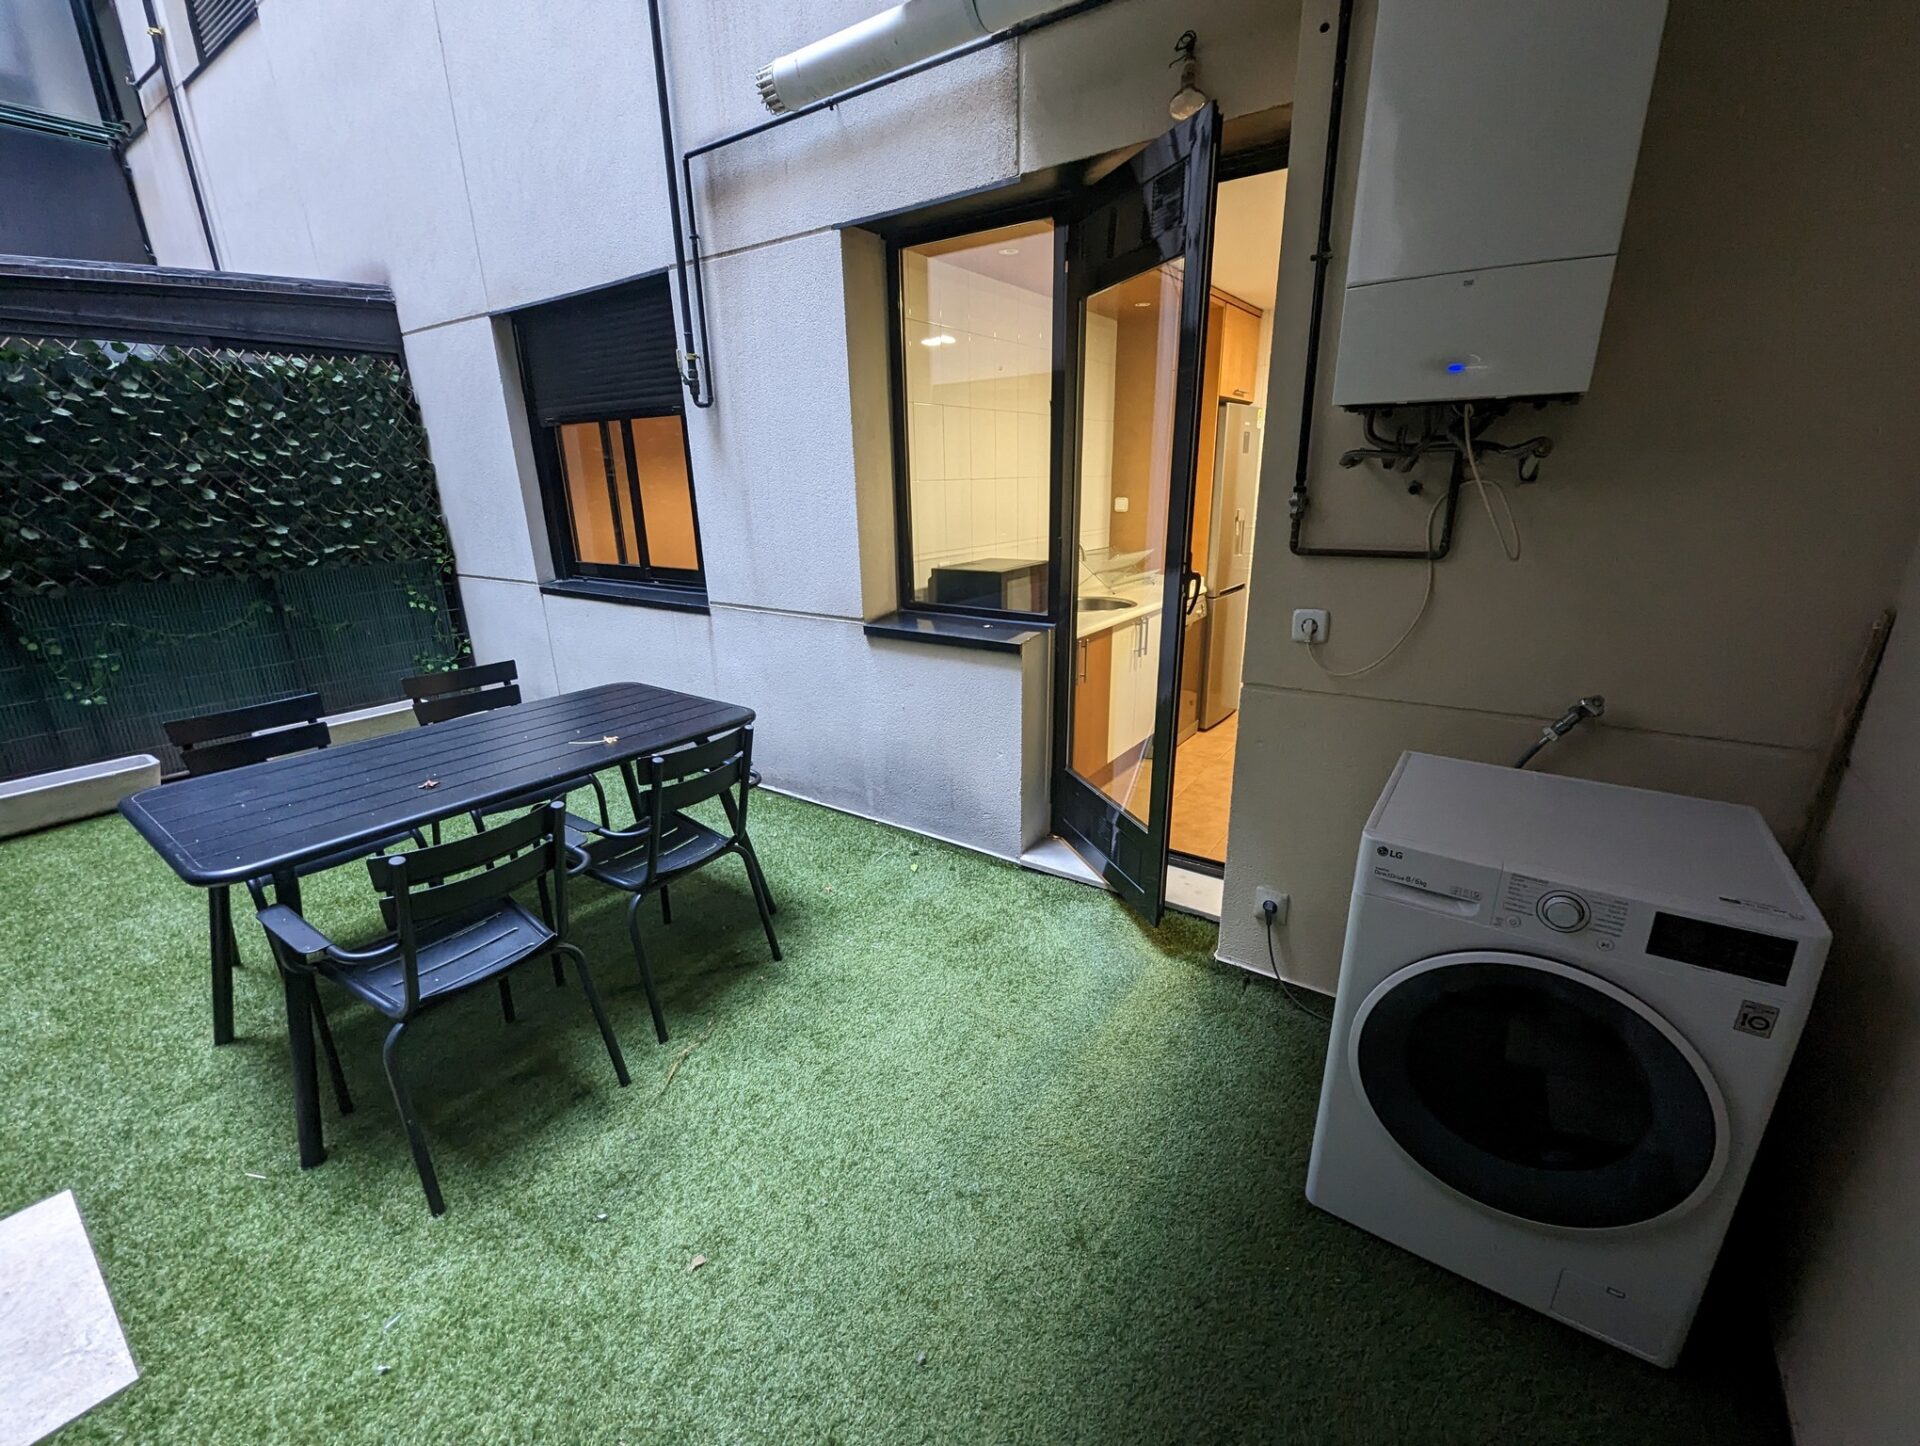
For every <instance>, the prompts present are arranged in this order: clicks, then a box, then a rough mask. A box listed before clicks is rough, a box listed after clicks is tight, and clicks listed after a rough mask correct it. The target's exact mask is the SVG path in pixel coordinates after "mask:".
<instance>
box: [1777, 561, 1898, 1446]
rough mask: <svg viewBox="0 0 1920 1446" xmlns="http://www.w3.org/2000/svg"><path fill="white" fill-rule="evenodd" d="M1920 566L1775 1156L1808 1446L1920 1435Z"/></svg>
mask: <svg viewBox="0 0 1920 1446" xmlns="http://www.w3.org/2000/svg"><path fill="white" fill-rule="evenodd" d="M1916 758H1920V553H1916V555H1915V558H1914V561H1913V564H1912V565H1911V566H1910V567H1909V569H1908V573H1907V583H1906V587H1905V589H1904V590H1903V593H1902V596H1901V601H1900V620H1899V622H1898V623H1897V624H1896V625H1895V628H1894V632H1893V636H1892V639H1891V642H1890V644H1889V646H1888V650H1887V654H1886V658H1885V660H1884V661H1883V663H1882V665H1881V670H1880V677H1879V680H1878V683H1877V684H1876V686H1875V689H1874V694H1873V699H1872V701H1871V703H1870V704H1869V705H1868V709H1867V713H1866V716H1865V718H1864V719H1863V720H1862V722H1861V727H1860V733H1859V736H1858V738H1857V739H1856V740H1855V746H1854V750H1853V759H1852V763H1851V766H1850V767H1849V769H1848V771H1847V775H1846V777H1845V779H1844V780H1843V781H1842V784H1841V788H1840V794H1839V798H1838V800H1837V803H1836V806H1835V810H1834V814H1833V819H1832V822H1831V824H1830V825H1829V827H1828V830H1827V832H1826V834H1825V836H1824V839H1823V844H1822V848H1821V850H1820V859H1819V869H1818V873H1817V875H1816V877H1815V880H1814V894H1815V897H1816V898H1817V899H1818V900H1819V903H1820V907H1821V909H1822V911H1823V912H1825V914H1826V916H1827V922H1828V923H1829V924H1831V925H1832V926H1833V933H1834V948H1833V957H1832V958H1831V960H1830V961H1829V962H1828V965H1827V973H1826V977H1825V979H1824V980H1823V982H1822V983H1821V986H1820V997H1819V999H1818V1000H1817V1002H1816V1003H1815V1006H1814V1014H1813V1019H1812V1020H1811V1022H1810V1023H1809V1025H1808V1028H1807V1033H1806V1037H1805V1039H1804V1041H1803V1042H1802V1044H1801V1046H1800V1056H1799V1059H1798V1060H1797V1061H1796V1062H1795V1064H1794V1068H1793V1073H1792V1075H1791V1076H1790V1077H1789V1078H1788V1081H1787V1087H1786V1090H1785V1092H1784V1094H1783V1097H1782V1101H1781V1110H1780V1114H1779V1117H1778V1118H1777V1119H1776V1121H1775V1124H1774V1129H1773V1135H1772V1137H1771V1138H1770V1139H1769V1141H1768V1146H1769V1152H1770V1156H1771V1158H1770V1160H1769V1161H1768V1165H1769V1173H1770V1175H1772V1176H1773V1177H1775V1180H1776V1183H1777V1186H1778V1188H1779V1190H1780V1192H1781V1193H1782V1194H1783V1195H1784V1196H1785V1197H1786V1200H1787V1205H1786V1208H1785V1209H1784V1211H1782V1212H1779V1218H1778V1219H1777V1220H1775V1221H1773V1222H1771V1224H1772V1226H1773V1230H1774V1234H1775V1237H1776V1238H1777V1239H1779V1240H1781V1241H1784V1242H1786V1248H1785V1251H1784V1256H1785V1268H1784V1269H1783V1271H1782V1275H1783V1279H1784V1282H1785V1288H1784V1290H1783V1291H1782V1298H1781V1301H1780V1307H1779V1310H1778V1319H1777V1322H1776V1333H1775V1334H1776V1342H1777V1346H1778V1350H1779V1357H1780V1376H1781V1382H1782V1385H1783V1386H1784V1388H1785V1390H1786V1397H1787V1407H1788V1410H1789V1411H1790V1412H1791V1414H1792V1417H1793V1422H1794V1427H1795V1431H1796V1434H1797V1437H1798V1439H1799V1441H1800V1442H1801V1443H1802V1446H1822V1443H1829V1442H1861V1443H1866V1442H1880V1441H1905V1440H1911V1439H1912V1438H1913V1434H1914V1422H1915V1421H1916V1420H1920V1373H1916V1372H1915V1371H1914V1369H1913V1363H1914V1361H1915V1360H1916V1359H1917V1358H1920V1298H1916V1296H1915V1293H1914V1290H1913V1282H1914V1281H1915V1280H1916V1279H1917V1278H1920V1233H1916V1232H1915V1230H1914V1227H1913V1222H1914V1218H1915V1216H1916V1214H1920V1151H1916V1150H1915V1148H1914V1142H1915V1140H1917V1139H1920V892H1917V891H1916V890H1915V888H1914V885H1913V881H1914V879H1915V878H1916V877H1920V768H1916V766H1915V760H1916Z"/></svg>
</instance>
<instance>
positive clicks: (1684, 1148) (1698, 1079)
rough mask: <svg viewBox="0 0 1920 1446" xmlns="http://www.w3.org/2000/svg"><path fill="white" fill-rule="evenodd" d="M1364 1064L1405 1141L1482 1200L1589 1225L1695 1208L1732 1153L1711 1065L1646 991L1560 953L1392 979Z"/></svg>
mask: <svg viewBox="0 0 1920 1446" xmlns="http://www.w3.org/2000/svg"><path fill="white" fill-rule="evenodd" d="M1349 1049H1350V1058H1349V1063H1350V1066H1351V1068H1352V1070H1353V1073H1354V1076H1355V1079H1356V1080H1357V1082H1358V1084H1359V1087H1360V1090H1361V1093H1362V1094H1363V1096H1364V1097H1365V1098H1366V1100H1367V1102H1368V1104H1369V1105H1370V1106H1371V1107H1372V1109H1373V1112H1374V1114H1375V1115H1376V1116H1377V1117H1378V1118H1379V1120H1380V1123H1381V1125H1382V1126H1383V1127H1384V1128H1385V1129H1386V1131H1387V1133H1388V1134H1389V1135H1390V1136H1392V1138H1393V1139H1394V1141H1395V1142H1396V1143H1397V1144H1398V1145H1399V1146H1400V1148H1401V1149H1402V1150H1404V1151H1405V1152H1406V1153H1407V1154H1408V1155H1409V1156H1410V1157H1411V1158H1412V1159H1413V1160H1414V1162H1415V1163H1417V1164H1418V1165H1419V1166H1420V1167H1421V1168H1422V1169H1424V1170H1426V1171H1427V1172H1428V1173H1429V1174H1431V1175H1432V1176H1433V1177H1434V1178H1435V1179H1437V1180H1439V1181H1441V1182H1442V1183H1443V1184H1445V1185H1447V1186H1449V1187H1450V1188H1452V1189H1454V1190H1456V1191H1458V1192H1459V1193H1460V1194H1462V1195H1464V1196H1466V1197H1467V1198H1468V1199H1469V1200H1472V1201H1474V1202H1476V1203H1477V1204H1480V1205H1482V1206H1485V1207H1487V1208H1489V1209H1492V1210H1497V1211H1499V1212H1501V1213H1502V1214H1505V1215H1510V1216H1513V1217H1515V1218H1517V1219H1521V1220H1528V1221H1533V1222H1536V1223H1539V1224H1542V1225H1553V1226H1561V1227H1566V1228H1571V1229H1582V1230H1606V1229H1618V1228H1622V1227H1627V1226H1634V1225H1642V1224H1645V1223H1646V1222H1649V1221H1653V1220H1658V1219H1660V1218H1662V1217H1664V1216H1668V1215H1671V1214H1673V1213H1675V1212H1676V1211H1681V1210H1685V1209H1687V1208H1689V1207H1690V1206H1692V1205H1693V1204H1694V1203H1696V1202H1697V1201H1698V1200H1700V1199H1701V1198H1702V1197H1703V1196H1704V1195H1706V1194H1707V1192H1708V1191H1710V1190H1711V1189H1712V1188H1713V1185H1714V1183H1715V1181H1717V1180H1718V1178H1719V1176H1720V1173H1721V1171H1722V1170H1723V1169H1724V1168H1725V1164H1726V1153H1727V1146H1726V1136H1727V1112H1726V1103H1725V1101H1724V1100H1723V1099H1722V1097H1721V1094H1720V1090H1719V1088H1718V1087H1717V1086H1716V1085H1715V1083H1714V1081H1713V1077H1712V1075H1711V1074H1709V1073H1708V1071H1707V1067H1706V1064H1705V1062H1704V1061H1702V1060H1701V1058H1700V1056H1699V1054H1698V1053H1696V1052H1695V1050H1694V1049H1693V1047H1692V1046H1691V1045H1690V1044H1688V1043H1687V1041H1686V1040H1685V1039H1684V1038H1682V1037H1681V1035H1680V1034H1679V1032H1678V1031H1677V1030H1675V1029H1674V1028H1673V1027H1672V1026H1671V1025H1670V1024H1668V1023H1667V1021H1666V1020H1664V1019H1662V1018H1661V1017H1660V1016H1659V1015H1658V1014H1656V1013H1655V1012H1654V1011H1653V1010H1652V1009H1650V1008H1649V1007H1648V1006H1647V1005H1645V1004H1643V1003H1641V1001H1639V1000H1638V999H1635V998H1634V997H1633V996H1632V995H1631V994H1628V993H1627V992H1626V991H1625V990H1623V989H1620V988H1618V987H1617V986H1615V985H1613V984H1611V983H1609V982H1608V981H1606V980H1604V979H1601V978H1599V977H1598V976H1596V975H1593V974H1589V973H1587V972H1586V971H1584V970H1581V969H1576V968H1573V967H1572V966H1570V965H1566V964H1562V963H1560V962H1558V961H1557V960H1551V959H1540V958H1534V957H1532V956H1530V955H1525V954H1510V953H1502V952H1484V953H1482V952H1475V953H1460V954H1443V955H1439V956H1437V957H1435V958H1432V959H1424V960H1422V961H1420V962H1419V963H1417V964H1412V965H1409V966H1408V967H1407V968H1405V969H1402V970H1400V971H1399V972H1398V973H1397V974H1394V975H1392V976H1391V977H1389V978H1387V979H1385V980H1383V981H1382V982H1381V983H1380V985H1379V986H1378V987H1377V988H1376V989H1375V990H1374V991H1373V993H1372V994H1370V995H1368V996H1367V998H1366V1000H1365V1001H1364V1002H1363V1003H1362V1004H1361V1006H1360V1009H1359V1011H1358V1013H1357V1014H1356V1015H1355V1017H1354V1022H1353V1032H1352V1035H1351V1036H1350V1043H1349Z"/></svg>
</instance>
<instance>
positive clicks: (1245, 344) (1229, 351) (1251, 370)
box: [1218, 302, 1260, 402]
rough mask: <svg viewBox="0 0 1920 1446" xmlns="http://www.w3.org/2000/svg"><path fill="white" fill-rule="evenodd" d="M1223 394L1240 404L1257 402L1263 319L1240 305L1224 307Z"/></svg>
mask: <svg viewBox="0 0 1920 1446" xmlns="http://www.w3.org/2000/svg"><path fill="white" fill-rule="evenodd" d="M1218 319H1219V322H1220V392H1219V394H1220V395H1221V396H1223V397H1231V398H1233V399H1234V400H1235V401H1238V402H1250V401H1252V400H1253V379H1254V377H1255V375H1257V372H1258V368H1259V365H1260V317H1259V314H1258V313H1257V312H1252V311H1248V310H1247V309H1246V308H1245V307H1243V306H1241V305H1239V304H1238V303H1236V302H1228V303H1226V304H1225V305H1224V306H1222V307H1221V308H1220V314H1219V318H1218Z"/></svg>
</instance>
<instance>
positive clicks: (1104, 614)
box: [1073, 573, 1165, 642]
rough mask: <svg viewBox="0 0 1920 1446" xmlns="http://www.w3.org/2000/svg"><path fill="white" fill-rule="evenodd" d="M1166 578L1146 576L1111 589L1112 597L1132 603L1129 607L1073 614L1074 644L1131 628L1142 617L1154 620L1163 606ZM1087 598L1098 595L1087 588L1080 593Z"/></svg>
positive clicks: (1156, 574)
mask: <svg viewBox="0 0 1920 1446" xmlns="http://www.w3.org/2000/svg"><path fill="white" fill-rule="evenodd" d="M1164 589H1165V579H1164V578H1163V577H1162V576H1161V575H1160V574H1159V573H1149V574H1147V575H1145V576H1143V577H1141V578H1139V579H1138V580H1135V581H1128V582H1125V583H1122V584H1120V585H1119V586H1117V587H1115V588H1114V589H1113V595H1114V596H1115V597H1122V598H1126V599H1127V600H1129V601H1130V602H1132V603H1133V604H1134V606H1132V607H1130V608H1111V609H1106V608H1103V609H1101V610H1099V611H1098V612H1093V611H1088V610H1085V609H1080V610H1078V611H1076V613H1075V615H1074V628H1073V637H1074V641H1075V642H1079V641H1080V640H1081V639H1082V638H1090V637H1093V636H1094V635H1095V634H1097V633H1107V632H1112V631H1113V630H1114V629H1115V628H1117V627H1121V626H1123V625H1125V626H1130V625H1132V624H1134V623H1137V622H1139V621H1140V619H1142V618H1150V617H1156V616H1158V615H1159V613H1160V611H1161V609H1162V608H1163V607H1164V605H1165V597H1164ZM1082 596H1086V597H1098V596H1101V594H1100V593H1099V592H1097V591H1096V590H1095V589H1094V588H1092V587H1088V588H1087V589H1086V591H1085V592H1084V593H1083V594H1082Z"/></svg>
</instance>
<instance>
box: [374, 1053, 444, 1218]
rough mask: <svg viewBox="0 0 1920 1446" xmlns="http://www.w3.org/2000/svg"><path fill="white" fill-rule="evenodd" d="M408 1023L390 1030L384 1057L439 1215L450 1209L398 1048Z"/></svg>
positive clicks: (409, 1141) (423, 1179)
mask: <svg viewBox="0 0 1920 1446" xmlns="http://www.w3.org/2000/svg"><path fill="white" fill-rule="evenodd" d="M406 1027H407V1026H406V1021H404V1020H402V1021H401V1022H400V1023H398V1024H396V1025H394V1027H393V1028H392V1029H389V1030H388V1031H387V1042H386V1043H385V1044H384V1045H382V1046H381V1049H380V1057H381V1059H382V1060H383V1061H384V1062H385V1064H386V1067H387V1084H388V1086H389V1087H390V1088H391V1089H392V1090H393V1104H394V1108H395V1109H397V1110H399V1111H400V1123H401V1124H403V1125H405V1126H406V1129H407V1144H408V1145H409V1146H411V1147H412V1149H413V1165H414V1168H415V1169H416V1170H418V1171H419V1172H420V1185H421V1188H422V1189H424V1190H425V1191H426V1192H427V1208H428V1209H429V1210H431V1211H432V1212H433V1213H434V1214H435V1215H444V1214H446V1213H447V1202H446V1201H445V1200H443V1199H442V1198H441V1196H440V1178H439V1176H437V1175H435V1174H434V1173H433V1156H431V1155H429V1154H428V1153H427V1137H426V1135H425V1134H423V1133H422V1132H421V1129H420V1121H419V1120H418V1119H416V1118H415V1117H414V1113H413V1099H412V1097H411V1096H410V1095H408V1093H407V1086H406V1082H405V1081H404V1080H402V1079H401V1078H400V1061H399V1059H398V1058H397V1055H396V1050H397V1046H398V1045H399V1043H400V1034H401V1031H403V1030H404V1029H406Z"/></svg>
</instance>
